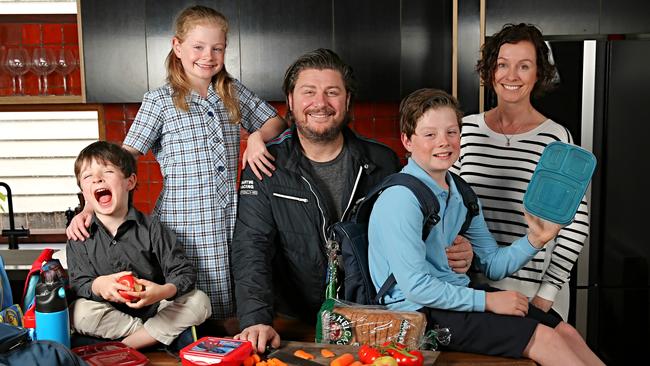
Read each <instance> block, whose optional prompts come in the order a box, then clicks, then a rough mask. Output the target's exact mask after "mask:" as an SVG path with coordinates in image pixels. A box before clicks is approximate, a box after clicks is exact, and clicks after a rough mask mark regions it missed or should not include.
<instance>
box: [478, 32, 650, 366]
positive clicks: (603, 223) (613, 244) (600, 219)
mask: <svg viewBox="0 0 650 366" xmlns="http://www.w3.org/2000/svg"><path fill="white" fill-rule="evenodd" d="M548 43H549V46H550V48H551V50H552V54H553V59H554V62H555V64H556V66H557V69H558V75H557V87H556V88H555V89H554V90H553V91H552V92H550V93H547V94H546V95H545V96H543V97H541V98H539V99H536V100H534V101H533V105H534V106H535V107H536V108H537V109H538V110H540V111H541V112H542V113H543V114H545V115H546V116H547V117H549V118H551V119H553V120H554V121H556V122H558V123H560V124H562V125H564V126H566V127H567V128H568V129H569V130H570V131H571V134H572V135H573V137H574V140H575V142H576V144H578V145H581V146H583V147H585V148H587V149H588V150H591V151H593V153H594V154H595V155H596V157H597V159H598V167H597V169H596V173H595V174H594V177H593V180H592V185H591V188H590V220H591V226H590V227H591V229H590V236H589V238H588V239H587V243H586V245H585V247H584V249H583V252H582V254H581V256H580V259H579V261H578V263H577V264H576V266H575V267H574V269H573V272H572V278H571V282H570V289H571V311H570V314H569V319H568V321H569V322H570V323H571V324H573V325H575V326H576V327H577V328H578V330H580V332H581V333H582V334H583V336H584V337H585V338H586V340H587V343H588V344H589V346H590V347H591V348H592V349H593V350H594V351H595V352H596V353H597V354H598V355H599V356H600V357H601V358H602V359H603V361H604V362H605V363H606V364H608V365H618V364H632V363H630V361H631V360H643V359H647V352H648V351H649V350H650V280H649V278H650V268H649V267H650V265H649V263H650V239H648V238H646V236H647V234H646V230H648V229H646V227H647V228H650V198H649V197H650V118H647V116H648V115H650V40H598V41H595V40H588V41H584V40H551V41H549V42H548ZM494 103H495V98H494V95H492V94H491V93H490V92H488V93H486V99H485V109H486V110H487V109H489V108H491V107H492V106H493V105H494ZM646 225H647V226H646ZM649 231H650V230H649ZM642 364H643V362H642Z"/></svg>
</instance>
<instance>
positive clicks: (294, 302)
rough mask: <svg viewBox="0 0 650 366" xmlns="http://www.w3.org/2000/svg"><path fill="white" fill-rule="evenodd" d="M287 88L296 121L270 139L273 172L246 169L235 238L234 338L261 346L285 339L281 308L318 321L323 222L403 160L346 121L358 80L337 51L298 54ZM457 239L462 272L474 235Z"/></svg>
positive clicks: (338, 216)
mask: <svg viewBox="0 0 650 366" xmlns="http://www.w3.org/2000/svg"><path fill="white" fill-rule="evenodd" d="M283 90H284V93H285V96H286V101H287V105H288V112H287V119H288V121H290V122H291V125H292V128H291V129H289V130H287V131H285V132H284V133H283V134H282V135H280V136H279V137H278V138H277V139H275V140H273V141H272V142H271V143H270V144H269V146H268V150H269V152H270V153H271V154H272V155H273V156H274V157H275V166H276V170H275V171H274V172H273V176H272V177H264V179H263V180H258V179H257V178H256V177H255V175H254V174H253V172H252V171H251V170H250V168H247V169H245V170H244V171H243V172H242V178H241V186H240V192H239V195H240V200H239V211H238V218H237V224H236V226H235V233H234V238H233V241H232V271H233V278H234V281H235V298H236V301H237V317H238V318H239V325H240V328H241V329H242V331H241V333H239V334H237V335H236V336H235V338H236V339H246V340H250V341H251V342H252V343H253V345H254V346H256V347H257V350H258V351H259V352H264V349H265V347H266V344H267V343H270V344H271V345H272V346H274V347H279V346H280V335H279V334H278V333H277V332H276V330H275V329H274V328H273V326H272V325H273V319H274V318H275V317H276V316H278V315H282V316H288V317H290V318H294V319H295V318H297V319H300V320H302V321H303V322H305V323H307V324H314V323H315V321H316V314H317V313H318V310H319V308H320V306H321V304H322V302H323V301H324V300H325V288H326V285H327V264H328V262H327V254H326V253H327V248H326V243H327V228H328V227H329V226H330V225H331V224H333V223H335V222H337V221H340V220H342V219H347V216H348V215H349V214H350V209H351V208H352V206H353V204H354V202H355V201H357V200H358V199H359V198H361V197H363V196H364V195H365V194H366V193H367V192H368V191H369V190H370V188H372V187H373V186H374V185H375V184H378V183H379V182H381V180H382V179H383V178H384V177H386V176H388V175H390V174H392V173H394V172H397V171H398V170H399V160H398V158H397V155H396V154H395V152H393V151H392V150H391V149H390V148H388V147H387V146H385V145H382V144H380V143H377V142H375V141H372V140H368V139H365V138H362V137H359V136H358V135H356V134H355V133H354V132H353V131H352V130H351V129H350V128H349V127H348V126H347V123H348V118H349V114H348V112H349V110H350V104H351V100H352V98H353V96H354V93H355V91H356V88H355V81H354V76H353V73H352V68H351V67H350V66H349V65H347V64H345V63H344V62H343V61H342V60H341V59H340V58H339V56H338V55H337V54H336V53H334V52H333V51H331V50H328V49H318V50H315V51H312V52H309V53H306V54H304V55H302V56H301V57H299V58H298V59H297V60H296V61H295V62H294V63H293V64H292V65H291V66H289V68H288V69H287V71H286V73H285V77H284V83H283ZM455 247H458V250H457V251H456V253H453V255H452V254H450V255H449V258H450V265H451V266H452V267H454V270H456V271H459V272H465V271H467V269H468V267H466V264H467V263H468V260H469V262H471V258H472V253H471V249H470V246H469V243H467V242H466V241H465V242H464V243H463V244H461V245H457V246H455ZM452 256H453V258H452ZM463 258H464V259H463ZM456 264H458V265H456Z"/></svg>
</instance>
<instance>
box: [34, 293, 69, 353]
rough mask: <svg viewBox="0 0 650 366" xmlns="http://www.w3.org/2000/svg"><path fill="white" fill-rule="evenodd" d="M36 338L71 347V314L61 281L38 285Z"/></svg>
mask: <svg viewBox="0 0 650 366" xmlns="http://www.w3.org/2000/svg"><path fill="white" fill-rule="evenodd" d="M35 310H36V311H35V314H36V338H37V339H38V340H49V341H55V342H59V343H62V344H63V345H65V346H66V347H68V348H70V316H69V315H68V301H67V300H66V298H65V288H64V287H63V284H62V283H61V282H55V283H51V284H46V283H42V282H39V283H38V284H37V285H36V309H35Z"/></svg>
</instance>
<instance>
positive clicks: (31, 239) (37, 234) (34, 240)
mask: <svg viewBox="0 0 650 366" xmlns="http://www.w3.org/2000/svg"><path fill="white" fill-rule="evenodd" d="M67 240H68V238H67V237H66V235H65V229H29V236H28V237H26V238H18V246H21V245H22V244H50V243H63V244H65V243H66V241H67ZM8 242H9V241H8V238H7V237H5V236H0V244H7V243H8ZM22 248H29V245H23V246H22Z"/></svg>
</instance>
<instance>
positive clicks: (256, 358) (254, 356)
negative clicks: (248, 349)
mask: <svg viewBox="0 0 650 366" xmlns="http://www.w3.org/2000/svg"><path fill="white" fill-rule="evenodd" d="M251 357H253V360H255V363H258V362H260V361H262V358H261V357H260V355H258V354H257V353H253V355H252V356H251Z"/></svg>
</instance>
